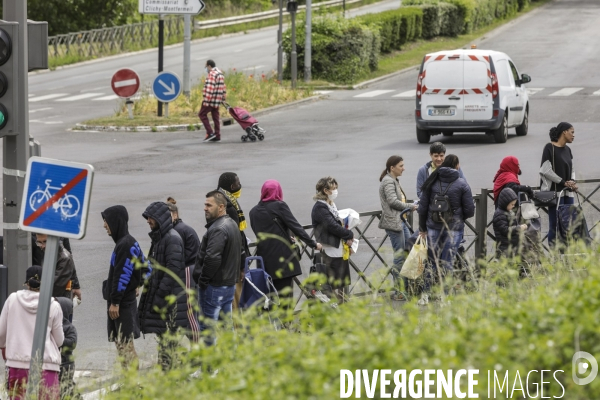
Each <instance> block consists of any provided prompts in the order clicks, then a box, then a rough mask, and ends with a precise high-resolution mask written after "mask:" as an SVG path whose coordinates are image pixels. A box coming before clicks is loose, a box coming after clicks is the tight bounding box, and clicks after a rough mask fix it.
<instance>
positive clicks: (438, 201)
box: [429, 181, 454, 225]
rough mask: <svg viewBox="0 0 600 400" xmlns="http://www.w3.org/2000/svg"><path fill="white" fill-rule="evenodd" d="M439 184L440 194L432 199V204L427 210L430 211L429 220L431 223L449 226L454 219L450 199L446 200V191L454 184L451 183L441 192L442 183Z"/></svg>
mask: <svg viewBox="0 0 600 400" xmlns="http://www.w3.org/2000/svg"><path fill="white" fill-rule="evenodd" d="M439 183H440V192H439V194H436V195H435V196H434V197H433V202H432V203H431V205H430V206H429V210H430V211H431V219H432V220H433V222H437V223H443V224H444V225H449V224H450V223H451V222H452V220H453V219H454V211H452V207H451V206H450V198H448V195H447V194H446V193H448V189H450V186H452V184H453V183H454V182H451V183H450V184H449V185H448V186H447V187H446V190H445V191H443V192H442V182H441V181H439Z"/></svg>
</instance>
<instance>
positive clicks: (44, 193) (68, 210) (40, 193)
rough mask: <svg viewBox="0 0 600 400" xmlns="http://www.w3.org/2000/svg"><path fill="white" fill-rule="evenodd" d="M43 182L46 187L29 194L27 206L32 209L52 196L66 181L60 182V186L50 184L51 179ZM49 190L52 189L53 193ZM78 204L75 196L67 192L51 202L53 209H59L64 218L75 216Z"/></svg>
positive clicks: (77, 211)
mask: <svg viewBox="0 0 600 400" xmlns="http://www.w3.org/2000/svg"><path fill="white" fill-rule="evenodd" d="M44 182H45V183H46V189H44V190H42V189H38V190H36V191H35V192H33V193H31V196H29V206H30V207H31V209H32V210H33V211H35V210H37V208H38V207H39V206H41V205H42V204H44V203H45V202H47V201H48V200H50V198H51V197H52V196H54V193H56V192H57V191H59V190H61V189H62V188H63V187H64V186H66V185H67V184H66V183H61V184H60V186H61V187H55V186H50V182H52V179H46V180H45V181H44ZM50 190H53V191H54V193H52V192H50ZM80 206H81V205H80V203H79V199H78V198H77V197H76V196H73V195H72V194H68V193H65V195H64V196H63V197H61V198H60V199H59V200H58V201H57V202H56V203H54V204H52V208H53V209H54V211H55V212H58V210H59V209H60V213H61V214H62V216H63V217H65V218H72V217H74V216H76V215H77V214H78V213H79V208H80Z"/></svg>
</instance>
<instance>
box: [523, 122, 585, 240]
mask: <svg viewBox="0 0 600 400" xmlns="http://www.w3.org/2000/svg"><path fill="white" fill-rule="evenodd" d="M573 140H575V128H573V125H571V124H569V123H568V122H561V123H560V124H558V125H557V126H555V127H554V128H551V129H550V143H548V144H546V146H545V147H544V151H543V152H542V166H541V167H540V177H541V185H540V192H537V193H535V195H534V201H536V204H537V205H546V206H547V207H548V218H549V227H548V244H549V245H550V246H551V247H553V246H554V244H555V241H556V207H557V206H558V205H563V204H564V205H570V204H574V193H573V192H576V191H577V184H576V182H575V180H574V179H573V177H574V172H573V153H571V149H570V148H569V146H567V144H569V143H573Z"/></svg>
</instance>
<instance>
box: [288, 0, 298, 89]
mask: <svg viewBox="0 0 600 400" xmlns="http://www.w3.org/2000/svg"><path fill="white" fill-rule="evenodd" d="M287 10H288V12H289V13H290V14H291V16H292V54H291V58H292V59H291V61H292V89H296V79H297V78H298V57H297V53H296V12H297V11H298V2H297V1H295V0H294V1H291V0H290V1H288V3H287Z"/></svg>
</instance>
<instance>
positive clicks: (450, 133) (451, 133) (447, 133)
mask: <svg viewBox="0 0 600 400" xmlns="http://www.w3.org/2000/svg"><path fill="white" fill-rule="evenodd" d="M442 135H444V136H452V135H454V132H442Z"/></svg>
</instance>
